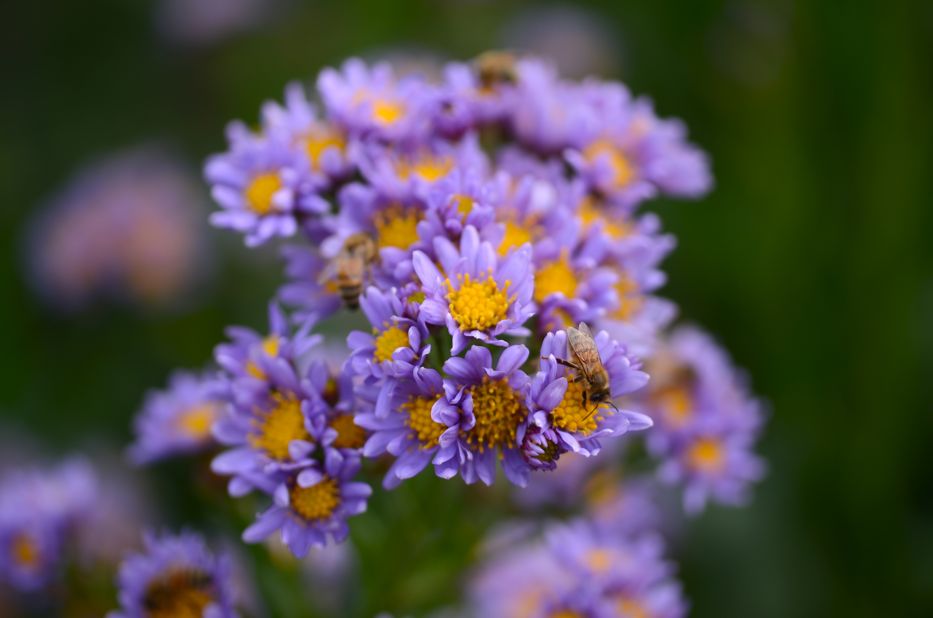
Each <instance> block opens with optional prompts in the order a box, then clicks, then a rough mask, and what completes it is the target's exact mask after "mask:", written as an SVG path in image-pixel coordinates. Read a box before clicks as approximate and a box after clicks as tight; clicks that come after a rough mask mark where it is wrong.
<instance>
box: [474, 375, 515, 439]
mask: <svg viewBox="0 0 933 618" xmlns="http://www.w3.org/2000/svg"><path fill="white" fill-rule="evenodd" d="M467 392H468V393H469V394H470V397H472V398H473V415H474V416H475V417H476V425H475V426H474V427H473V429H471V430H469V431H468V432H466V440H467V442H469V443H470V444H471V445H473V446H475V447H476V448H477V449H479V450H480V451H484V450H486V449H493V448H497V447H505V446H508V447H512V446H515V444H516V435H517V430H518V426H519V425H521V424H522V423H523V422H524V421H525V418H526V416H527V415H528V409H527V408H526V407H525V404H524V397H523V396H522V395H521V394H519V393H517V392H515V390H514V389H513V388H512V387H511V386H510V385H509V383H508V381H507V380H505V379H497V380H494V379H491V378H490V377H489V376H484V377H483V380H482V382H480V383H479V384H477V385H476V386H472V387H470V388H469V389H467Z"/></svg>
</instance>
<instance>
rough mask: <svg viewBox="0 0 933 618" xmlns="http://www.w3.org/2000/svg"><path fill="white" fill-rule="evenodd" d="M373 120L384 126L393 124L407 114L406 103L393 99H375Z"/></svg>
mask: <svg viewBox="0 0 933 618" xmlns="http://www.w3.org/2000/svg"><path fill="white" fill-rule="evenodd" d="M372 113H373V120H375V121H376V122H377V123H379V124H381V125H383V126H391V125H393V124H395V123H396V122H398V121H399V120H401V118H402V117H403V116H404V115H405V105H404V104H403V103H402V102H401V101H393V100H391V99H375V100H374V101H373V102H372Z"/></svg>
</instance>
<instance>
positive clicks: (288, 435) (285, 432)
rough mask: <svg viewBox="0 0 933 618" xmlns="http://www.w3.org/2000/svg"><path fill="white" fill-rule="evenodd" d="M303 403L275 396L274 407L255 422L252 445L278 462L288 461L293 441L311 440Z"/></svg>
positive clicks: (251, 439) (294, 399)
mask: <svg viewBox="0 0 933 618" xmlns="http://www.w3.org/2000/svg"><path fill="white" fill-rule="evenodd" d="M310 439H311V436H310V435H309V434H308V430H307V428H306V427H305V418H304V414H303V413H302V412H301V403H300V402H299V401H298V400H297V399H296V398H295V397H292V396H288V397H287V396H283V395H281V394H278V393H276V394H275V395H273V406H272V408H270V409H269V410H267V411H265V412H261V413H260V417H259V419H257V420H256V421H254V427H253V433H251V435H250V438H249V440H250V444H252V445H253V446H254V447H255V448H257V449H259V450H261V451H264V452H265V453H266V454H267V455H268V456H269V457H271V458H273V459H278V460H285V459H288V457H289V454H288V446H289V444H291V443H292V441H293V440H310Z"/></svg>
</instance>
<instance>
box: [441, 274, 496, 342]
mask: <svg viewBox="0 0 933 618" xmlns="http://www.w3.org/2000/svg"><path fill="white" fill-rule="evenodd" d="M510 283H511V282H509V281H506V282H505V284H504V285H503V287H502V289H500V288H499V284H498V283H496V280H495V279H493V278H492V276H488V275H487V277H486V278H484V279H480V280H476V281H474V280H473V279H472V278H471V277H470V275H469V274H467V275H463V278H462V280H461V281H460V285H459V287H457V288H455V287H454V286H453V284H452V283H451V282H450V279H449V278H448V279H447V280H446V285H447V290H448V292H447V299H448V302H449V303H450V314H451V315H452V316H453V318H454V320H455V321H456V322H457V325H458V326H459V327H460V330H462V331H468V330H487V329H489V328H492V327H493V326H495V325H496V324H498V323H499V322H501V321H502V320H504V319H506V317H507V316H508V310H509V295H508V290H509V286H510Z"/></svg>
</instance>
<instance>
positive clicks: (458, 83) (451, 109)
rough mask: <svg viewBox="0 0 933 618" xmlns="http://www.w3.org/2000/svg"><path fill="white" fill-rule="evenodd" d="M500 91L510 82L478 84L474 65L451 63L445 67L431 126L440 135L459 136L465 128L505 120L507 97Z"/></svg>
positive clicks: (478, 126)
mask: <svg viewBox="0 0 933 618" xmlns="http://www.w3.org/2000/svg"><path fill="white" fill-rule="evenodd" d="M503 90H505V91H511V90H512V88H511V86H510V85H509V84H494V85H492V84H491V85H490V86H489V87H486V86H484V85H483V84H482V83H480V80H479V77H478V76H477V74H476V71H475V69H474V67H472V66H471V65H469V64H464V63H457V62H452V63H450V64H448V65H447V66H446V67H445V68H444V77H443V80H442V83H441V84H440V86H438V92H437V104H436V105H435V106H434V107H433V110H434V117H433V122H432V125H433V127H434V130H435V132H437V133H438V134H439V135H441V136H443V137H446V138H449V139H458V138H460V137H462V136H463V135H464V134H466V133H467V132H468V131H471V130H474V129H477V128H481V127H485V126H488V125H491V124H495V123H498V122H500V121H502V120H504V119H505V116H506V113H507V111H508V103H509V100H508V98H507V97H506V96H503Z"/></svg>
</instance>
